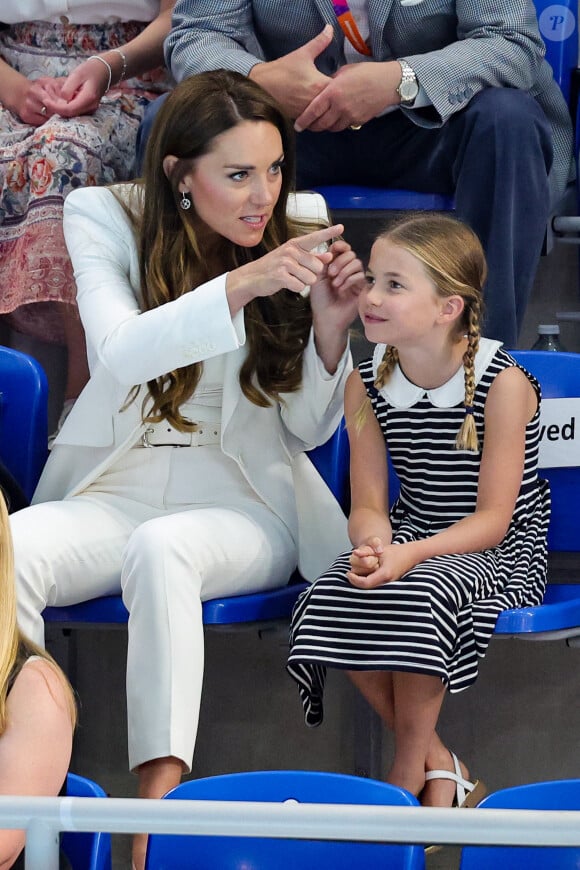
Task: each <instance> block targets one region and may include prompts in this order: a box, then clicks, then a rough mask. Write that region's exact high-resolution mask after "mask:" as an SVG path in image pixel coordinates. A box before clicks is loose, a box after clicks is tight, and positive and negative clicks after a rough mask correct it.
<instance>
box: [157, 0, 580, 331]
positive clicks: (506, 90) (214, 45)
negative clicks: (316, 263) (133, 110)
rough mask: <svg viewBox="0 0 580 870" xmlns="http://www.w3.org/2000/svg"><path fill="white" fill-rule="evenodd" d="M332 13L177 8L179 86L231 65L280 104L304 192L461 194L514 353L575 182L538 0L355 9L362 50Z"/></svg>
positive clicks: (258, 1) (490, 301)
mask: <svg viewBox="0 0 580 870" xmlns="http://www.w3.org/2000/svg"><path fill="white" fill-rule="evenodd" d="M336 2H337V3H338V2H339V0H336ZM333 5H334V4H333V0H293V2H291V3H288V0H177V3H176V6H175V10H174V15H173V29H172V31H171V33H170V34H169V36H168V38H167V41H166V59H167V62H168V64H169V66H170V67H171V70H172V72H173V74H174V76H175V77H176V79H178V80H181V79H183V78H185V77H186V76H189V75H192V74H194V73H197V72H201V71H202V70H207V69H215V68H219V67H225V68H227V69H233V70H237V71H239V72H241V73H243V74H245V75H248V76H249V77H250V78H252V79H254V80H255V81H256V82H258V83H259V84H261V85H262V86H263V87H264V88H265V89H266V90H268V91H269V92H270V93H271V94H272V95H274V96H275V97H276V98H277V99H278V101H279V102H280V103H281V104H282V106H283V107H284V108H285V109H286V111H287V113H288V114H289V115H290V116H291V117H292V118H293V119H294V120H295V126H296V130H297V132H298V136H297V148H298V178H297V187H298V189H301V188H309V187H312V186H314V185H317V184H332V183H355V184H357V183H358V184H366V185H372V186H378V187H381V186H382V187H400V188H409V189H412V190H418V191H425V192H433V193H445V194H454V196H455V203H456V213H457V215H458V217H460V218H462V219H463V220H465V221H466V223H468V224H469V225H470V226H471V227H473V229H474V230H475V231H476V232H477V233H478V235H479V236H480V238H481V241H482V243H483V245H484V248H485V251H486V254H487V259H488V267H489V277H488V282H487V285H486V307H487V316H486V323H485V330H484V332H485V334H486V335H487V336H489V337H491V338H496V339H500V340H502V341H504V343H505V344H506V345H507V346H508V347H514V346H515V345H516V342H517V337H518V333H519V329H520V327H521V324H522V320H523V316H524V312H525V308H526V304H527V301H528V297H529V294H530V290H531V287H532V284H533V280H534V276H535V272H536V267H537V263H538V259H539V256H540V252H541V247H542V241H543V238H544V232H545V228H546V224H547V219H548V216H549V212H550V207H551V206H553V205H554V204H555V203H556V202H557V201H558V199H559V198H560V197H561V195H562V193H563V191H564V188H565V186H566V182H567V181H568V179H569V177H570V175H571V171H572V126H571V122H570V117H569V113H568V109H567V106H566V103H565V101H564V98H563V96H562V94H561V92H560V90H559V88H558V86H557V84H556V83H555V81H554V80H553V77H552V72H551V68H550V66H549V64H548V63H547V62H546V61H545V60H544V59H543V55H544V46H543V42H542V39H541V37H540V34H539V30H538V24H537V18H536V13H535V8H534V4H533V2H532V0H493V2H492V0H351V3H350V13H352V14H351V16H350V20H351V21H352V19H353V18H354V21H355V25H356V26H355V27H354V31H355V37H358V40H359V41H358V48H357V47H355V46H354V45H353V44H351V41H350V40H349V39H347V38H346V36H345V35H344V33H343V30H342V29H341V25H340V24H339V21H338V19H337V12H338V13H340V12H341V9H338V10H337V11H335V9H334V8H333ZM341 5H342V6H343V7H344V5H345V4H344V2H342V4H341ZM342 11H344V9H343V10H342ZM348 15H349V10H348V6H347V17H348ZM351 30H352V27H351ZM354 42H357V39H356V38H355V39H354ZM361 48H362V52H361Z"/></svg>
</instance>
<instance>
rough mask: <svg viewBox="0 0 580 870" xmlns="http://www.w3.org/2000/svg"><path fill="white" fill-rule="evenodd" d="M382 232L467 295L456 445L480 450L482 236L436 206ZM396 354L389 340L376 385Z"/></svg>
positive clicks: (457, 335) (448, 287)
mask: <svg viewBox="0 0 580 870" xmlns="http://www.w3.org/2000/svg"><path fill="white" fill-rule="evenodd" d="M378 238H380V239H387V240H388V241H389V242H390V243H391V244H393V245H397V246H398V247H400V248H403V249H404V250H406V251H408V252H409V253H410V254H412V255H413V256H414V257H416V258H417V259H418V260H420V261H421V263H422V264H423V266H424V268H425V271H426V272H427V274H428V275H429V277H430V278H431V280H432V281H433V283H434V284H435V287H436V291H437V293H438V294H439V296H441V297H442V298H445V297H447V296H461V298H462V299H463V302H464V309H463V312H462V315H461V317H459V318H458V320H457V324H456V327H455V330H454V333H453V337H454V339H455V340H456V341H459V340H460V339H461V338H462V337H463V336H464V335H465V336H467V349H466V351H465V353H464V355H463V371H464V380H465V396H464V400H463V405H464V408H465V415H464V418H463V422H462V424H461V428H460V430H459V432H458V434H457V437H456V439H455V446H456V448H457V449H458V450H470V451H472V452H477V450H478V449H479V444H478V438H477V429H476V426H475V420H474V419H473V400H474V396H475V357H476V354H477V350H478V348H479V338H480V331H481V320H482V313H483V295H482V288H483V284H484V282H485V279H486V276H487V266H486V262H485V254H484V253H483V248H482V246H481V242H480V241H479V239H478V238H477V236H476V234H475V233H474V232H473V230H472V229H470V228H469V227H468V226H467V225H466V224H464V223H462V222H461V221H459V220H458V219H457V218H454V217H451V216H450V215H444V214H439V213H437V212H419V213H416V214H413V213H412V214H410V215H406V216H405V217H402V218H400V219H399V220H397V221H395V222H394V223H393V224H391V225H390V226H389V227H388V228H387V230H386V231H385V232H384V233H381V235H380V236H379V237H378ZM398 360H399V355H398V352H397V348H396V347H393V346H388V347H387V349H386V351H385V354H384V356H383V359H382V360H381V362H380V364H379V366H378V369H377V377H376V380H375V386H376V388H377V389H380V388H381V387H383V386H384V385H385V384H386V382H387V381H388V379H389V377H390V375H391V373H392V371H393V369H394V368H395V366H396V365H397V362H398ZM367 407H368V405H367ZM361 412H362V409H361ZM360 420H362V414H361V413H359V415H357V423H358V422H359V421H360Z"/></svg>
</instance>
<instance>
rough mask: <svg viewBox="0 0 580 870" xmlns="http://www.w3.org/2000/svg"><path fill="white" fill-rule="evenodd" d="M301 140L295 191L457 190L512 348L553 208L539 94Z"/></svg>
mask: <svg viewBox="0 0 580 870" xmlns="http://www.w3.org/2000/svg"><path fill="white" fill-rule="evenodd" d="M157 104H159V100H157V101H156V103H154V104H152V106H153V107H154V108H150V109H149V110H148V112H146V117H145V120H144V122H143V128H142V130H141V131H140V134H141V143H142V142H143V141H144V139H146V136H147V135H148V129H149V127H150V125H151V123H152V115H153V114H154V112H155V110H156V109H157V108H158V105H157ZM296 140H297V154H298V169H297V179H296V187H297V189H298V190H301V189H311V188H313V187H316V186H317V185H319V184H361V185H368V186H372V187H394V188H395V187H396V188H407V189H409V190H415V191H419V192H425V193H442V194H451V195H454V197H455V209H456V215H457V217H459V218H461V219H462V220H464V221H465V223H467V224H468V225H469V226H470V227H472V229H473V230H475V232H476V233H477V234H478V236H479V238H480V240H481V242H482V244H483V247H484V250H485V253H486V257H487V264H488V278H487V282H486V286H485V320H484V325H483V333H484V334H485V335H486V336H488V337H489V338H495V339H499V340H500V341H503V343H504V344H505V345H506V347H515V346H516V344H517V338H518V334H519V331H520V329H521V325H522V321H523V318H524V314H525V310H526V305H527V302H528V299H529V296H530V291H531V289H532V285H533V282H534V277H535V274H536V269H537V265H538V260H539V258H540V254H541V250H542V243H543V239H544V233H545V230H546V225H547V222H548V217H549V214H550V193H549V186H548V174H549V172H550V168H551V165H552V135H551V130H550V125H549V123H548V121H547V120H546V117H545V115H544V113H543V111H542V109H541V108H540V106H539V105H538V103H537V102H536V101H535V100H534V99H533V97H531V96H529V94H527V93H526V92H525V91H521V90H516V89H513V88H486V89H484V90H483V91H480V92H479V93H478V94H476V96H475V97H473V99H472V100H470V102H469V103H468V105H467V106H466V107H465V108H464V109H462V110H461V111H460V112H457V113H456V114H455V115H453V116H452V118H450V119H449V121H447V123H446V124H444V125H443V126H442V127H438V128H432V127H419V126H417V125H416V124H414V123H413V122H412V121H410V120H409V119H408V118H407V117H406V116H405V114H404V113H403V112H391V113H389V114H388V115H385V116H383V117H382V118H375V119H374V120H372V121H370V122H369V123H368V124H365V125H364V126H363V127H362V128H361V129H360V130H357V131H353V130H345V131H344V132H343V133H310V132H308V131H305V132H303V133H300V134H299V135H298V136H297V137H296ZM141 148H142V145H141Z"/></svg>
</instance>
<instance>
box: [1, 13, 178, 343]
mask: <svg viewBox="0 0 580 870" xmlns="http://www.w3.org/2000/svg"><path fill="white" fill-rule="evenodd" d="M1 18H2V11H1V9H0V19H1ZM146 26H147V22H137V21H133V22H128V23H123V22H116V23H113V24H102V25H74V24H61V25H60V24H48V23H44V22H42V21H34V22H27V23H23V24H15V25H12V26H10V27H5V28H4V29H1V30H0V56H1V57H2V59H3V60H4V61H5V62H6V63H8V64H9V65H10V66H11V67H12V68H13V69H16V70H17V71H18V72H20V73H22V74H23V75H25V76H26V77H27V78H29V79H36V78H39V77H41V76H51V77H58V76H64V75H67V74H69V73H70V72H72V70H73V69H74V68H75V67H76V66H77V65H78V64H79V63H81V62H82V61H83V60H85V59H86V58H87V57H89V56H90V55H92V54H96V53H98V52H102V51H106V50H107V49H110V48H115V47H118V46H123V45H124V44H126V43H127V42H128V41H129V40H131V39H133V38H134V37H135V36H137V35H138V33H139V32H140V31H141V30H143V29H144V28H145V27H146ZM169 87H170V77H169V75H168V73H167V72H166V71H165V70H162V69H158V70H155V71H152V72H150V73H147V74H145V75H143V76H142V77H141V78H138V79H137V78H133V79H129V80H127V81H123V82H122V83H121V84H120V85H118V86H115V87H113V88H111V90H110V91H109V92H108V93H107V94H105V96H104V97H103V99H102V101H101V104H100V106H99V108H98V109H97V111H96V112H95V113H94V114H92V115H82V116H79V117H76V118H60V117H58V116H57V115H55V116H54V117H52V118H47V120H46V121H45V123H44V124H42V125H41V126H40V127H33V126H30V125H28V124H25V123H24V122H23V121H21V120H20V119H19V118H18V117H17V116H15V115H13V114H12V112H10V111H9V110H8V109H6V108H5V107H4V106H2V104H1V103H0V185H1V194H0V315H5V319H6V320H7V321H8V323H9V325H10V326H11V327H12V328H13V329H16V330H17V331H19V332H23V333H25V334H27V335H31V336H33V337H35V338H40V339H42V340H44V341H51V342H57V343H60V344H62V343H64V331H63V326H62V319H61V316H60V313H59V310H58V307H57V306H55V305H54V304H53V303H62V302H64V303H68V304H75V299H76V288H75V283H74V278H73V272H72V266H71V264H70V260H69V257H68V253H67V249H66V246H65V241H64V236H63V231H62V208H63V203H64V200H65V197H66V196H67V195H68V194H69V193H70V191H71V190H74V188H75V187H84V186H86V185H102V184H110V183H112V182H115V181H124V180H127V179H130V178H133V177H134V170H135V140H136V136H137V130H138V127H139V123H140V121H141V118H142V116H143V113H144V110H145V107H146V106H147V105H148V103H149V102H150V101H151V100H153V99H155V97H157V96H158V95H159V94H160V93H162V92H163V91H165V90H167V89H168V88H169ZM37 303H43V304H42V305H39V304H37Z"/></svg>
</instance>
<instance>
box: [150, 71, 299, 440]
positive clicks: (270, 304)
mask: <svg viewBox="0 0 580 870" xmlns="http://www.w3.org/2000/svg"><path fill="white" fill-rule="evenodd" d="M242 121H266V122H268V123H270V124H273V125H274V126H275V127H276V129H277V130H278V131H279V133H280V136H281V138H282V146H283V149H284V166H283V170H282V187H281V192H280V197H279V199H278V202H277V203H276V205H275V207H274V211H273V215H272V218H271V220H270V221H269V223H268V225H267V227H266V230H265V233H264V237H263V240H262V242H261V244H260V245H257V246H256V247H254V248H250V249H248V248H244V247H242V246H239V245H235V244H233V243H232V242H230V241H229V240H227V239H225V238H221V237H219V236H217V237H214V238H212V243H211V245H209V246H208V245H207V244H206V240H207V228H206V227H205V225H204V224H203V223H202V221H201V220H200V218H199V217H198V216H197V214H196V212H195V207H194V206H193V205H192V207H191V208H190V209H189V210H188V211H184V210H183V209H181V208H180V207H179V202H180V199H181V194H180V193H179V184H180V182H181V181H182V179H183V177H184V175H186V174H187V173H188V172H189V171H191V169H192V166H193V164H194V161H195V160H196V158H198V157H201V156H202V155H203V154H207V153H208V152H210V151H211V149H212V146H213V142H214V140H215V138H216V137H217V136H219V135H220V134H222V133H224V132H226V131H227V130H230V129H232V128H234V127H235V126H236V125H237V124H239V123H240V122H242ZM168 155H174V156H176V157H177V158H178V160H177V162H176V164H175V166H174V168H173V169H172V171H171V177H170V178H167V176H166V175H165V172H164V171H163V160H164V158H165V157H166V156H168ZM294 171H295V155H294V134H293V130H292V126H291V123H290V121H289V120H288V119H287V118H286V117H285V115H284V114H283V112H282V110H281V109H280V107H279V106H278V104H277V103H276V102H275V100H274V99H273V98H272V97H270V95H269V94H267V93H266V92H265V91H264V90H263V89H262V88H260V87H259V86H258V85H256V84H255V83H254V82H252V81H250V80H249V79H247V78H246V77H245V76H242V75H239V74H238V73H233V72H229V71H226V70H215V71H212V72H207V73H201V74H200V75H197V76H192V77H191V78H189V79H187V80H185V81H184V82H182V83H181V84H180V85H178V86H177V88H176V89H175V90H174V91H173V92H172V93H171V94H170V96H169V98H168V99H167V100H166V102H165V104H164V106H163V107H162V109H161V110H160V112H159V114H158V116H157V118H156V121H155V124H154V127H153V130H152V133H151V138H150V140H149V144H148V148H147V154H146V159H145V168H144V179H143V180H144V185H143V187H144V194H143V209H142V214H141V217H140V219H139V218H137V221H136V222H137V231H138V237H139V256H140V269H141V293H142V300H141V303H142V308H143V310H150V309H152V308H156V307H157V306H159V305H163V304H164V303H165V302H169V301H171V300H174V299H177V298H179V297H180V296H182V295H183V294H184V293H189V292H192V291H193V292H195V288H196V287H198V286H199V285H200V284H202V283H203V282H205V281H208V280H210V279H212V278H214V277H216V276H217V275H221V274H223V273H224V272H227V271H230V270H232V269H235V268H236V267H238V266H240V265H242V264H243V263H246V262H249V261H250V260H255V259H257V258H259V257H261V256H263V255H264V254H265V253H267V252H268V251H271V250H273V249H274V248H276V247H278V246H279V245H280V244H282V243H283V242H285V241H287V240H288V239H289V238H291V237H293V236H296V235H299V234H301V233H304V232H306V231H307V229H306V228H305V226H304V225H302V226H301V225H300V223H299V222H292V221H290V220H289V219H288V218H287V216H286V203H287V198H288V194H289V192H290V189H291V186H292V184H293V179H294ZM308 229H313V227H309V228H308ZM204 230H205V232H204ZM202 247H203V250H202ZM244 316H245V327H246V333H247V345H248V353H247V357H246V360H245V361H244V363H243V365H242V367H241V370H240V386H241V389H242V391H243V393H244V395H245V396H246V397H247V398H248V399H249V400H250V401H252V402H253V403H254V404H256V405H258V406H261V407H266V406H268V405H269V404H271V402H272V400H274V401H275V400H278V399H280V396H281V394H282V393H285V392H292V391H295V390H297V389H299V387H300V385H301V382H302V355H303V352H304V348H305V346H306V343H307V341H308V335H309V332H310V327H311V323H312V316H311V311H310V304H309V302H308V300H306V299H302V298H301V297H300V296H299V295H297V294H294V293H290V292H289V291H288V292H286V291H281V292H279V293H276V294H274V295H273V296H269V297H265V298H257V299H254V300H253V301H252V302H250V303H249V304H248V305H246V306H245V310H244ZM202 365H203V364H202V363H195V364H193V365H190V366H186V367H183V368H179V369H177V370H175V371H172V372H168V373H167V374H165V375H163V376H161V377H159V378H157V379H156V380H153V381H149V383H148V389H149V394H150V397H151V400H152V402H148V403H147V409H146V414H145V419H146V420H147V421H151V422H159V421H161V420H167V421H168V422H169V423H170V424H171V425H173V426H175V427H176V428H178V429H181V430H185V431H187V430H191V429H194V428H195V424H194V423H191V421H188V420H187V419H186V418H184V417H183V416H182V414H181V411H180V407H181V405H182V404H183V402H185V401H187V400H188V399H189V398H190V397H191V395H192V394H193V392H194V390H195V388H196V386H197V384H198V382H199V378H200V376H201V372H202Z"/></svg>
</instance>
